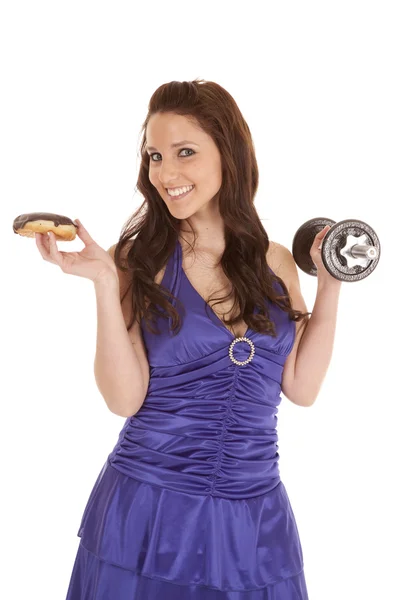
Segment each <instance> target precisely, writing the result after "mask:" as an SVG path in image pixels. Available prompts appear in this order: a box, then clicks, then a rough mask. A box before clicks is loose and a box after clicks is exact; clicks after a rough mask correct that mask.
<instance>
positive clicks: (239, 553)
mask: <svg viewBox="0 0 400 600" xmlns="http://www.w3.org/2000/svg"><path fill="white" fill-rule="evenodd" d="M162 285H163V286H165V287H166V288H168V289H169V290H171V291H172V293H173V294H174V295H175V296H177V297H178V298H179V299H180V300H181V301H182V303H183V305H184V307H185V310H184V312H182V309H181V308H180V307H179V305H176V303H175V308H177V310H178V312H179V314H180V315H181V318H182V320H183V321H182V322H183V325H182V328H181V330H180V332H179V334H178V335H177V336H175V337H173V336H172V334H170V333H169V331H168V328H169V325H170V323H169V322H168V321H167V320H165V319H160V320H159V327H160V331H161V335H159V336H157V335H153V334H151V333H149V332H147V331H146V330H145V328H144V326H143V322H142V334H143V339H144V343H145V345H146V348H147V353H148V360H149V365H150V382H149V387H148V392H147V395H146V399H145V401H144V403H143V405H142V407H141V408H140V410H139V411H138V412H137V413H136V414H135V415H134V416H133V417H129V418H127V419H126V421H125V424H124V426H123V428H122V430H121V432H120V434H119V438H118V441H117V443H116V445H115V447H114V449H113V450H112V452H111V453H110V455H109V456H108V458H107V460H106V462H105V464H104V466H103V468H102V469H101V472H100V474H99V476H98V478H97V480H96V482H95V484H94V487H93V490H92V492H91V494H90V496H89V499H88V502H87V504H86V507H85V510H84V512H83V516H82V520H81V523H80V527H79V531H78V536H79V537H80V544H79V547H78V551H77V555H76V559H75V563H74V565H73V570H72V575H71V579H70V584H69V588H68V593H67V598H66V600H139V599H140V600H153V599H158V600H180V599H182V600H308V595H307V589H306V582H305V576H304V571H303V553H302V548H301V543H300V538H299V532H298V529H297V525H296V521H295V517H294V514H293V510H292V507H291V504H290V501H289V498H288V495H287V492H286V489H285V486H284V484H283V483H282V481H281V480H280V475H279V466H278V460H279V454H278V452H277V449H278V444H277V441H278V437H277V431H276V424H277V413H278V405H279V404H280V402H281V396H280V392H281V381H282V371H283V367H284V364H285V360H286V358H287V356H288V355H289V353H290V351H291V349H292V347H293V344H294V338H295V331H296V326H295V323H294V322H293V321H290V319H289V316H288V314H287V313H286V312H284V311H282V310H281V309H280V308H279V307H277V306H276V305H274V304H272V303H271V302H270V301H269V300H268V299H267V300H266V301H267V302H268V304H269V310H270V318H271V319H273V320H274V322H275V325H276V328H277V338H272V337H271V336H269V335H265V334H260V333H258V332H254V331H252V330H251V329H250V328H248V329H247V331H246V334H245V336H244V338H245V339H243V338H235V336H234V335H233V334H232V333H231V332H230V331H229V330H228V329H227V328H226V326H225V325H224V324H223V322H222V321H221V320H220V319H219V317H217V315H216V314H215V312H214V311H213V310H212V309H211V308H210V307H209V306H208V305H207V304H206V303H205V301H204V300H203V298H202V297H201V296H200V295H199V293H198V292H197V291H196V290H195V289H194V287H193V286H192V285H191V283H190V282H189V279H188V278H187V276H186V274H185V272H184V270H183V268H182V247H181V244H180V242H179V240H178V241H177V244H176V247H175V250H174V252H173V254H172V255H171V257H170V259H169V261H168V263H167V267H166V270H165V274H164V278H163V281H162ZM274 285H277V286H278V291H279V292H281V288H280V286H279V284H278V283H276V282H275V283H274ZM236 340H238V341H236Z"/></svg>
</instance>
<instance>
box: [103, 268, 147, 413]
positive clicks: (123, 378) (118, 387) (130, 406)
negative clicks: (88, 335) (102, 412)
mask: <svg viewBox="0 0 400 600" xmlns="http://www.w3.org/2000/svg"><path fill="white" fill-rule="evenodd" d="M95 292H96V305H97V341H96V356H95V360H94V374H95V379H96V384H97V387H98V389H99V391H100V393H101V394H102V396H103V398H104V400H105V401H106V404H107V406H108V408H109V409H110V411H111V412H112V413H114V414H116V415H119V416H121V417H130V416H132V415H134V414H136V412H137V411H138V410H139V408H140V407H141V405H142V404H143V401H144V398H145V395H146V392H147V387H148V381H146V378H145V376H144V374H143V367H142V365H141V363H140V361H139V358H138V356H137V352H136V350H135V347H134V344H133V343H132V340H131V338H130V336H129V333H128V331H127V328H126V324H125V318H124V315H123V312H122V308H121V303H120V284H119V279H118V277H117V276H115V275H113V273H110V277H107V278H104V279H103V280H101V281H100V282H97V283H95Z"/></svg>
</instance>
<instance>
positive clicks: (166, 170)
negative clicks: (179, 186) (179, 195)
mask: <svg viewBox="0 0 400 600" xmlns="http://www.w3.org/2000/svg"><path fill="white" fill-rule="evenodd" d="M158 178H159V180H160V183H162V185H163V186H164V187H174V182H176V181H178V180H179V179H178V178H179V176H178V172H177V169H176V166H175V165H174V163H173V161H167V160H165V159H163V161H162V164H161V165H160V167H159V169H158Z"/></svg>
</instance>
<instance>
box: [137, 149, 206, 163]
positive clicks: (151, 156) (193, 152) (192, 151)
mask: <svg viewBox="0 0 400 600" xmlns="http://www.w3.org/2000/svg"><path fill="white" fill-rule="evenodd" d="M185 150H187V151H188V152H191V153H192V154H196V153H195V151H194V150H192V149H191V148H182V150H181V152H184V151H185ZM181 152H180V153H181ZM180 153H179V154H180ZM155 154H160V153H159V152H153V154H149V156H150V159H151V160H150V162H160V161H159V160H154V159H153V156H154V155H155ZM192 154H186V156H183V157H182V158H186V157H189V156H192Z"/></svg>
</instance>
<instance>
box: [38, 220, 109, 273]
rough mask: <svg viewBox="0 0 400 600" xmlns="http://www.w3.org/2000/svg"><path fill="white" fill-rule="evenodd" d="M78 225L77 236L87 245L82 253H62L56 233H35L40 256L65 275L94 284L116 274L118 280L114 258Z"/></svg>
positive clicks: (80, 224)
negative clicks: (81, 278) (74, 276)
mask: <svg viewBox="0 0 400 600" xmlns="http://www.w3.org/2000/svg"><path fill="white" fill-rule="evenodd" d="M75 223H76V224H77V225H78V231H77V235H78V237H79V238H80V239H81V240H82V242H83V243H84V244H85V247H84V248H83V250H81V251H80V252H61V251H60V250H59V249H58V247H57V241H56V237H55V235H54V233H53V232H52V231H50V232H49V233H48V234H47V233H35V240H36V246H37V247H38V249H39V252H40V254H41V255H42V257H43V258H44V260H47V261H48V262H51V263H53V264H55V265H58V266H59V267H60V269H61V270H62V271H63V273H68V274H69V275H77V276H79V277H86V278H87V279H91V280H92V281H93V282H94V283H96V282H98V281H100V280H101V279H104V278H105V277H109V276H110V275H112V274H114V275H115V277H116V278H117V280H118V271H117V267H116V265H115V263H114V260H113V258H112V257H111V256H110V255H109V254H108V252H106V251H105V250H103V248H101V247H100V246H99V245H98V244H96V242H95V241H94V240H93V239H92V238H91V237H90V235H89V233H88V232H87V231H86V229H85V228H84V227H83V225H82V223H81V222H80V221H78V219H75Z"/></svg>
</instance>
